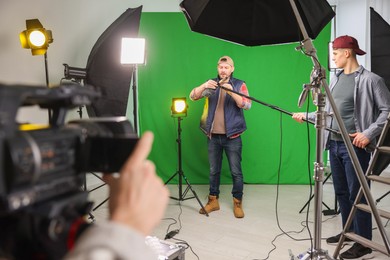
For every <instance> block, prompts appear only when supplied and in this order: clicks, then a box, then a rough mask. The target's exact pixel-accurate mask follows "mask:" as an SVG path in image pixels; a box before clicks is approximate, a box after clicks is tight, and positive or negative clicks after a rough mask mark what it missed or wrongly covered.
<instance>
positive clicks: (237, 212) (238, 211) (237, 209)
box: [233, 197, 244, 218]
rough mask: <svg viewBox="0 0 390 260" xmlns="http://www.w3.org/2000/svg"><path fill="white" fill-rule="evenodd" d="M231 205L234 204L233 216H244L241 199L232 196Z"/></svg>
mask: <svg viewBox="0 0 390 260" xmlns="http://www.w3.org/2000/svg"><path fill="white" fill-rule="evenodd" d="M233 206H234V209H233V211H234V216H235V217H236V218H243V217H244V211H243V210H242V199H241V200H238V199H236V198H234V197H233Z"/></svg>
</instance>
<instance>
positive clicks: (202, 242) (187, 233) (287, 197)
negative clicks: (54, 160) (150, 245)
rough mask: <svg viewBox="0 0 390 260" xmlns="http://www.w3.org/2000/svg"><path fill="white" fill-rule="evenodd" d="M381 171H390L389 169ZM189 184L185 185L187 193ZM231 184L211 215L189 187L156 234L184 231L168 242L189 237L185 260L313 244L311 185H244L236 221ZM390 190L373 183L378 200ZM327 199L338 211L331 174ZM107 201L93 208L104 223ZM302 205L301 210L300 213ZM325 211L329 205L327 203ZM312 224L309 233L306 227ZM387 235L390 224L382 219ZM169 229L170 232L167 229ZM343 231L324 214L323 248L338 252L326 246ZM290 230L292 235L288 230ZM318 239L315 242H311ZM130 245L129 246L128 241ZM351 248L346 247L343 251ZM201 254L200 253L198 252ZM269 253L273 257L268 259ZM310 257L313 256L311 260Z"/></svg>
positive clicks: (256, 254)
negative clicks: (204, 212)
mask: <svg viewBox="0 0 390 260" xmlns="http://www.w3.org/2000/svg"><path fill="white" fill-rule="evenodd" d="M382 175H388V176H389V175H390V169H386V170H385V171H384V172H383V173H382ZM87 184H88V187H89V189H93V188H94V187H97V186H99V185H101V181H100V180H99V179H98V178H96V177H95V176H94V175H92V174H90V175H88V177H87ZM186 187H187V185H186V184H183V186H182V188H183V191H184V190H185V189H186ZM191 187H192V190H193V191H194V192H195V193H196V194H197V196H198V198H199V199H200V201H201V203H203V205H204V204H205V203H206V201H207V194H208V185H192V186H191ZM168 188H169V190H170V192H171V196H172V197H175V198H178V197H179V189H178V186H177V185H174V184H172V185H171V184H169V185H168ZM230 190H231V185H222V186H221V194H220V207H221V209H220V210H219V211H216V212H212V213H210V215H209V217H206V216H205V215H201V214H199V213H198V210H199V208H200V204H199V202H198V201H197V200H196V198H191V197H193V192H192V191H191V189H190V190H188V192H187V194H186V196H185V197H184V198H185V199H186V198H188V199H186V200H184V201H181V202H180V203H179V201H177V200H175V199H171V200H170V201H169V205H168V208H167V210H166V214H165V218H164V219H162V221H161V223H160V225H159V226H158V227H157V228H156V229H155V231H154V233H153V234H152V235H151V236H152V237H154V238H157V239H161V240H163V239H164V238H165V236H166V234H167V232H168V231H171V230H175V229H178V230H179V233H178V234H177V235H175V236H174V238H173V239H169V240H168V241H169V242H172V243H176V242H178V241H179V240H180V241H185V242H186V243H188V245H189V246H190V247H189V248H187V249H185V251H184V252H185V259H186V260H195V259H201V260H260V259H277V260H279V259H289V260H291V259H298V256H299V255H300V254H303V255H305V254H306V252H307V250H308V249H309V248H310V247H311V241H310V236H311V237H313V236H314V228H313V227H314V224H313V215H314V213H313V212H314V199H313V200H311V204H310V207H309V214H308V219H307V218H306V216H307V207H305V204H306V202H307V201H308V200H309V198H310V186H309V185H280V186H279V187H278V186H276V185H252V184H246V185H245V187H244V200H243V208H244V212H245V217H244V218H243V219H236V218H235V217H234V215H233V211H232V210H233V203H232V196H231V194H230ZM389 190H390V187H389V186H388V185H383V184H380V183H377V182H375V183H373V184H372V187H371V192H372V195H373V198H374V200H377V199H379V198H380V197H381V196H382V195H384V194H386V193H387V192H388V191H389ZM106 198H107V186H103V187H101V188H99V189H97V190H95V191H93V192H91V193H90V199H91V200H92V201H94V202H95V205H98V204H99V203H100V202H102V201H104V200H105V199H106ZM323 203H324V204H326V206H328V207H329V208H330V209H331V210H334V209H335V207H336V205H335V200H334V192H333V187H332V183H331V178H330V179H329V180H328V181H327V182H326V183H324V185H323ZM107 207H108V204H107V203H104V204H103V205H102V206H100V207H99V208H98V209H96V210H95V211H93V212H92V213H93V215H94V217H95V222H96V223H98V222H100V221H105V220H106V219H107V216H108V209H107ZM377 207H378V209H384V210H386V211H389V210H390V195H388V196H385V197H384V198H382V199H381V200H379V201H378V202H377ZM302 208H304V209H303V211H302V213H299V212H300V211H301V210H302ZM323 209H327V208H326V207H325V206H323ZM306 221H308V222H309V228H310V233H309V232H308V230H307V229H306V228H304V226H305V223H306ZM382 221H383V225H384V226H385V230H386V233H387V236H388V237H389V236H390V224H388V223H387V222H386V220H385V219H383V220H382ZM376 227H377V224H376V222H375V220H373V240H374V241H376V242H378V243H380V244H382V245H383V240H382V237H381V236H380V234H379V232H378V230H377V228H376ZM168 229H169V230H168ZM340 232H341V218H340V215H322V224H321V233H322V236H321V237H322V240H321V249H323V250H327V251H328V254H329V256H333V252H334V250H335V248H336V246H333V245H328V244H326V241H325V239H326V238H327V237H329V236H332V235H336V234H338V233H340ZM283 233H287V234H283ZM312 241H313V240H312ZM129 246H130V245H129ZM348 247H349V246H348V245H346V246H345V247H344V248H343V249H342V250H341V252H343V251H344V250H346V249H347V248H348ZM195 254H196V255H195ZM374 255H375V257H374V259H389V258H388V257H387V256H385V255H383V254H381V253H380V252H374ZM267 257H268V258H267ZM308 259H310V258H308Z"/></svg>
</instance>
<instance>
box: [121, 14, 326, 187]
mask: <svg viewBox="0 0 390 260" xmlns="http://www.w3.org/2000/svg"><path fill="white" fill-rule="evenodd" d="M221 26H223V23H222V24H221ZM139 37H143V38H145V39H146V48H147V62H146V65H145V66H143V65H142V66H139V67H138V100H139V101H138V105H139V118H140V119H139V126H140V132H141V133H142V132H144V131H146V130H150V131H152V132H154V135H155V141H154V144H153V150H152V152H151V155H150V159H151V160H152V161H153V162H154V163H155V164H156V169H157V172H158V174H159V176H161V178H162V179H163V181H167V180H168V179H169V178H170V177H171V176H173V175H174V174H175V173H176V172H177V170H178V146H177V145H178V144H177V135H178V119H177V118H173V117H171V101H172V98H174V97H187V102H188V105H189V108H188V116H187V117H184V118H183V120H182V121H181V129H182V131H181V145H182V168H183V172H184V174H185V176H186V177H187V179H188V180H189V182H190V183H191V184H208V180H209V179H208V176H209V164H208V158H207V137H206V136H205V135H204V134H203V132H202V131H201V130H200V129H199V121H200V116H201V114H202V110H203V105H204V99H201V100H199V101H191V100H190V99H189V93H190V91H191V90H192V89H193V88H194V87H196V86H199V85H201V84H202V83H204V82H205V81H206V80H208V79H210V78H213V77H215V76H216V75H217V61H218V59H219V58H220V57H221V56H223V55H228V56H230V57H232V58H233V60H234V62H235V71H234V76H235V77H236V78H239V79H242V80H245V81H246V83H247V86H248V89H249V94H250V96H252V97H254V98H256V99H258V100H261V101H263V102H265V103H267V104H270V105H274V106H277V107H280V108H281V109H284V110H287V111H291V112H302V111H306V109H307V106H309V110H310V111H313V110H315V107H314V106H313V102H312V99H311V97H308V99H307V101H306V103H307V104H305V105H304V106H303V107H302V108H298V106H297V104H298V99H299V95H300V94H301V91H302V86H303V84H304V83H309V81H310V73H311V70H312V68H313V63H312V61H311V59H310V58H309V57H307V56H305V55H304V54H302V53H301V52H298V51H296V50H295V47H297V46H298V43H292V44H283V45H272V46H257V47H246V46H241V45H237V44H233V43H229V42H226V41H223V40H219V39H215V38H212V37H209V36H205V35H202V34H199V33H195V32H192V31H191V30H190V28H189V26H188V24H187V22H186V20H185V17H184V15H183V14H181V13H142V16H141V25H140V33H139ZM329 40H330V26H329V25H328V26H327V27H326V28H325V29H324V30H323V31H322V32H321V33H320V35H319V36H318V37H317V38H316V39H315V40H314V41H313V44H314V46H315V48H316V50H317V55H318V58H319V60H320V62H323V63H324V62H326V61H327V58H328V42H329ZM323 66H325V67H326V64H323ZM130 109H131V111H130ZM131 112H132V108H129V111H128V113H131ZM245 118H246V122H247V127H248V130H247V131H246V132H245V133H244V134H243V135H242V140H243V160H242V168H243V174H244V181H245V183H256V184H275V183H277V181H278V169H279V167H280V179H279V182H280V183H281V184H307V183H309V181H310V179H311V178H312V171H313V167H314V165H313V163H314V162H315V160H316V158H315V145H316V144H315V128H314V126H313V125H309V126H307V125H306V124H305V123H303V124H299V123H297V122H295V121H294V120H293V119H291V116H289V115H286V114H282V113H281V112H279V111H277V110H274V109H271V108H269V107H267V106H264V105H261V104H258V103H256V102H253V103H252V108H251V109H250V110H248V111H245ZM308 133H309V134H308ZM309 157H310V158H309ZM223 162H224V163H223V170H222V177H221V183H222V184H230V183H231V177H230V171H229V167H228V164H227V159H226V156H224V159H223ZM309 170H310V171H311V172H309ZM177 181H178V178H177V176H176V177H175V178H173V179H172V180H171V181H170V183H171V184H174V183H177Z"/></svg>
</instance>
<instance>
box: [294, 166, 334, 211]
mask: <svg viewBox="0 0 390 260" xmlns="http://www.w3.org/2000/svg"><path fill="white" fill-rule="evenodd" d="M331 175H332V174H329V175H328V176H326V178H325V180H324V182H323V183H322V185H324V184H325V183H326V181H327V180H328V179H329V178H330V176H331ZM313 198H314V195H311V197H310V199H309V200H308V201H307V202H306V203H305V205H303V207H302V208H301V210H300V211H299V213H302V211H303V210H304V209H305V208H306V207H307V205H309V203H310V201H311V200H312V199H313ZM322 205H324V206H325V207H326V208H327V209H328V210H326V212H327V213H326V214H325V213H324V214H325V215H331V214H330V212H337V208H336V205H337V204H336V205H335V209H334V210H331V209H330V208H329V206H328V205H326V204H325V203H324V202H322ZM334 214H336V213H334Z"/></svg>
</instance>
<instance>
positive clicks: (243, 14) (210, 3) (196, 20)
mask: <svg viewBox="0 0 390 260" xmlns="http://www.w3.org/2000/svg"><path fill="white" fill-rule="evenodd" d="M294 1H295V3H296V5H297V8H298V10H299V13H300V16H301V18H302V20H303V23H304V26H305V28H306V30H307V33H308V35H309V37H310V38H311V39H315V38H316V37H317V35H318V34H319V33H320V32H321V30H322V29H323V28H324V27H325V26H326V25H327V24H328V22H329V21H330V20H331V19H332V18H333V16H334V15H335V13H334V11H333V9H332V8H331V6H330V5H329V3H328V2H327V1H326V0H294ZM180 7H181V9H182V11H183V13H184V15H185V17H186V19H187V22H188V24H189V26H190V28H191V30H192V31H194V32H198V33H202V34H206V35H209V36H212V37H216V38H219V39H223V40H227V41H230V42H234V43H238V44H242V45H246V46H258V45H268V44H281V43H289V42H298V41H301V40H303V36H302V33H301V31H300V28H299V26H298V23H297V19H296V17H295V15H294V12H293V9H292V7H291V3H290V1H289V0H183V1H182V2H181V3H180ZM221 21H223V26H221Z"/></svg>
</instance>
